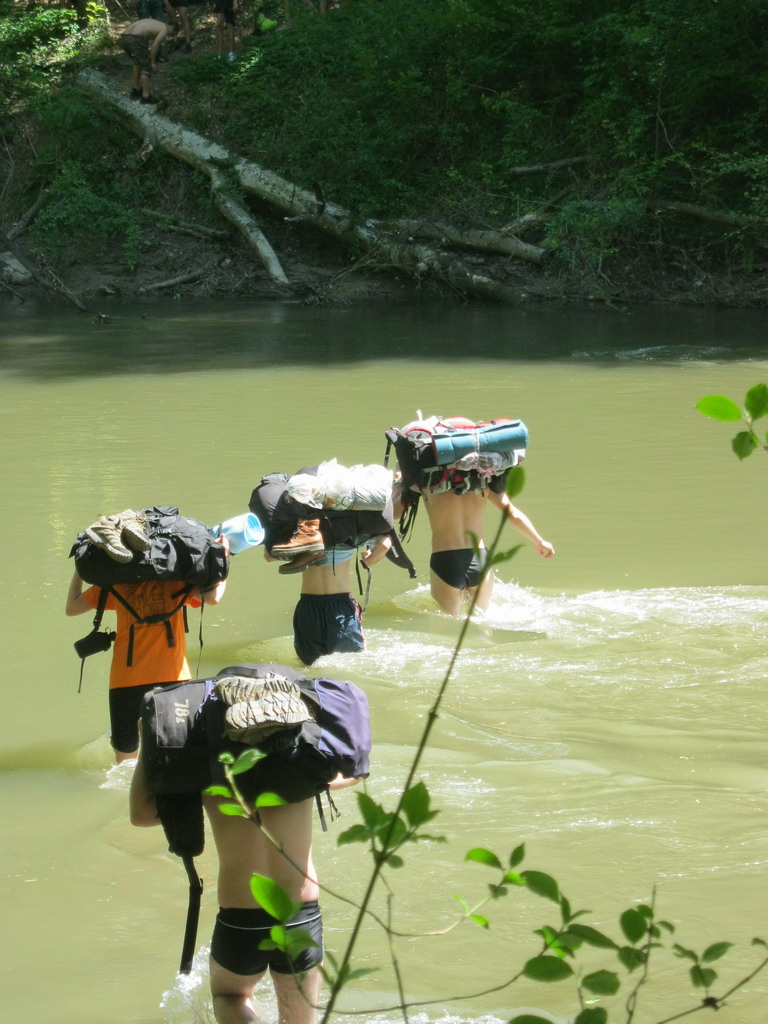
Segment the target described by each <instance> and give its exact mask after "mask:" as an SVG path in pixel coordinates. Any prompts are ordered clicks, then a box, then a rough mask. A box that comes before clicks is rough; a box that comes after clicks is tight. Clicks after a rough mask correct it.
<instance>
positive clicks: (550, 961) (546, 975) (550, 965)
mask: <svg viewBox="0 0 768 1024" xmlns="http://www.w3.org/2000/svg"><path fill="white" fill-rule="evenodd" d="M523 974H524V975H525V976H526V978H531V980H532V981H546V982H551V981H563V980H564V979H565V978H570V977H571V976H572V975H573V970H572V969H571V967H570V966H569V964H567V963H566V962H565V960H560V959H559V958H558V957H556V956H535V957H533V958H532V959H531V960H529V961H528V963H527V964H526V965H525V967H524V968H523Z"/></svg>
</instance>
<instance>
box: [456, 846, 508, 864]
mask: <svg viewBox="0 0 768 1024" xmlns="http://www.w3.org/2000/svg"><path fill="white" fill-rule="evenodd" d="M464 860H474V861H476V862H477V863H478V864H486V865H487V866H488V867H489V868H499V870H501V861H500V860H499V858H498V857H497V856H496V854H495V853H492V852H491V851H490V850H485V849H483V847H482V846H477V847H475V848H474V849H473V850H468V851H467V852H466V854H465V855H464Z"/></svg>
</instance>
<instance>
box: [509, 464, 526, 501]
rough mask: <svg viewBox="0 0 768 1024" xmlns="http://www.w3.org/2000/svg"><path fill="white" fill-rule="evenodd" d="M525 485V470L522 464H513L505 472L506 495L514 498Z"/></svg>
mask: <svg viewBox="0 0 768 1024" xmlns="http://www.w3.org/2000/svg"><path fill="white" fill-rule="evenodd" d="M523 487H525V470H524V469H523V467H522V466H515V468H514V469H510V471H509V472H508V473H507V497H508V498H516V497H517V496H518V494H519V493H520V492H521V491H522V489H523Z"/></svg>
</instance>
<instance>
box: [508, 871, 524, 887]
mask: <svg viewBox="0 0 768 1024" xmlns="http://www.w3.org/2000/svg"><path fill="white" fill-rule="evenodd" d="M502 881H503V882H504V884H505V885H525V879H524V878H523V876H522V875H518V873H517V872H516V871H506V872H505V873H504V878H503V879H502Z"/></svg>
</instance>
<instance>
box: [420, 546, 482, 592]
mask: <svg viewBox="0 0 768 1024" xmlns="http://www.w3.org/2000/svg"><path fill="white" fill-rule="evenodd" d="M487 558H488V555H487V552H486V550H485V548H481V549H480V558H479V559H478V558H477V555H476V554H475V552H474V550H473V549H472V548H457V549H455V550H454V551H435V553H434V554H433V555H432V557H431V558H430V560H429V567H430V569H431V570H432V572H433V573H434V574H435V576H437V577H439V578H440V579H441V580H442V581H443V583H447V584H448V586H449V587H455V588H456V589H457V590H466V589H467V588H469V587H476V586H477V585H478V584H479V583H480V581H481V579H482V571H483V569H484V568H485V563H486V560H487Z"/></svg>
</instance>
